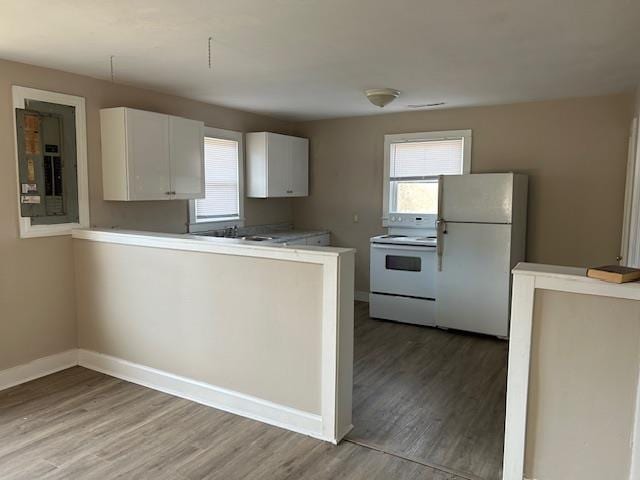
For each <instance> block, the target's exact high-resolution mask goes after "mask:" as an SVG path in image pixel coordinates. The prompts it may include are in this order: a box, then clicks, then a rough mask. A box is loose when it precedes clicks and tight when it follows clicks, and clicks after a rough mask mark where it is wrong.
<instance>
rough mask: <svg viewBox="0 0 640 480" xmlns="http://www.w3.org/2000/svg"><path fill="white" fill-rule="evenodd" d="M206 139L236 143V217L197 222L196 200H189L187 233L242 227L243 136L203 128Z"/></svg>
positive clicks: (229, 131)
mask: <svg viewBox="0 0 640 480" xmlns="http://www.w3.org/2000/svg"><path fill="white" fill-rule="evenodd" d="M207 137H209V138H219V139H222V140H233V141H235V142H238V215H237V216H230V217H224V218H220V219H218V220H208V221H202V222H198V221H197V220H198V219H197V217H196V199H193V200H189V233H198V232H206V231H209V230H216V229H221V228H229V227H236V226H237V227H244V134H243V133H242V132H238V131H235V130H224V129H222V128H215V127H207V126H205V127H204V138H207ZM203 148H204V147H203ZM205 162H206V160H205ZM205 169H206V164H205Z"/></svg>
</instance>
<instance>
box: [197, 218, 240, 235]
mask: <svg viewBox="0 0 640 480" xmlns="http://www.w3.org/2000/svg"><path fill="white" fill-rule="evenodd" d="M236 226H237V227H238V228H241V227H244V218H240V217H229V218H221V219H219V220H211V221H209V222H197V223H190V224H189V226H188V228H189V233H201V232H208V231H210V230H219V229H222V228H232V227H236Z"/></svg>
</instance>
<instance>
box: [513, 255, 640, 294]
mask: <svg viewBox="0 0 640 480" xmlns="http://www.w3.org/2000/svg"><path fill="white" fill-rule="evenodd" d="M513 275H514V277H527V276H528V277H531V278H532V280H533V285H534V288H539V289H550V290H560V291H566V292H572V293H582V294H585V295H600V296H605V297H616V298H628V299H631V300H640V282H628V283H610V282H605V281H603V280H598V279H597V278H590V277H587V269H586V268H582V267H563V266H559V265H544V264H540V263H519V264H518V265H516V267H515V268H514V269H513ZM514 288H515V287H514Z"/></svg>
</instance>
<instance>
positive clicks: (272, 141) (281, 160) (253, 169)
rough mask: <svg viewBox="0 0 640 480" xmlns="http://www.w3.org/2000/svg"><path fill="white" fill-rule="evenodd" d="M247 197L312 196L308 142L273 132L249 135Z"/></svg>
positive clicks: (247, 140)
mask: <svg viewBox="0 0 640 480" xmlns="http://www.w3.org/2000/svg"><path fill="white" fill-rule="evenodd" d="M246 144H247V196H249V197H257V198H270V197H306V196H307V195H309V140H308V139H306V138H299V137H292V136H289V135H280V134H278V133H270V132H256V133H247V135H246Z"/></svg>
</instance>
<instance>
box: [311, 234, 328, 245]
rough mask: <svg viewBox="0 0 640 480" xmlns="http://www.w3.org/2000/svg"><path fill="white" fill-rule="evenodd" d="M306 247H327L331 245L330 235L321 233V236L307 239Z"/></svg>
mask: <svg viewBox="0 0 640 480" xmlns="http://www.w3.org/2000/svg"><path fill="white" fill-rule="evenodd" d="M306 240H307V242H306V243H307V245H316V246H319V247H328V246H329V245H331V235H330V234H328V233H323V234H322V235H316V236H314V237H307V238H306Z"/></svg>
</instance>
